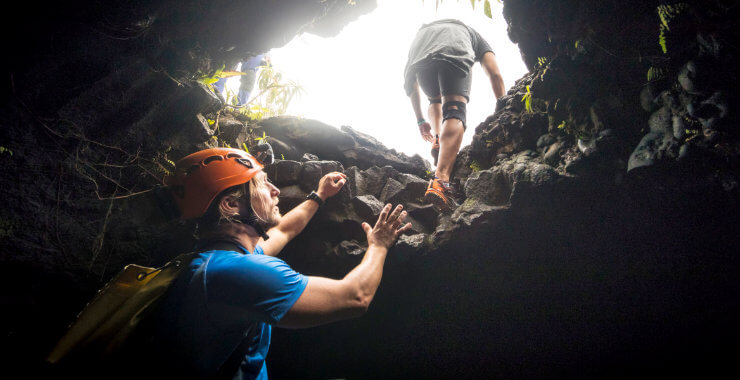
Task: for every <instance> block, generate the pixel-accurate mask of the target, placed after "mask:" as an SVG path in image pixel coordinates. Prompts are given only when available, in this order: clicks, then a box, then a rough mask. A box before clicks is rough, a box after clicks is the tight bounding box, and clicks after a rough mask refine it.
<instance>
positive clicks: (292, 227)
mask: <svg viewBox="0 0 740 380" xmlns="http://www.w3.org/2000/svg"><path fill="white" fill-rule="evenodd" d="M346 182H347V176H346V175H345V174H344V173H340V172H331V173H329V174H327V175H325V176H323V177H322V178H321V180H320V181H319V188H318V190H317V191H316V194H317V195H318V196H319V198H321V200H322V201H326V199H327V198H329V197H332V196H334V195H336V194H337V193H338V192H339V190H341V189H342V186H344V184H345V183H346ZM318 209H319V204H318V203H317V202H315V201H312V200H306V201H305V202H303V203H301V204H300V205H298V206H296V207H295V208H294V209H292V210H290V211H289V212H288V213H287V214H285V215H283V217H282V218H281V219H280V223H278V225H277V226H275V227H273V228H270V229H269V230H268V231H267V235H269V236H270V238H269V239H268V240H263V239H260V241H259V243H258V245H259V246H260V247H262V250H263V251H264V252H265V254H266V255H270V256H277V254H278V253H280V251H282V250H283V248H284V247H285V245H286V244H288V242H289V241H291V240H293V238H294V237H296V236H297V235H298V234H299V233H301V231H303V229H304V228H305V227H306V225H307V224H308V221H309V220H311V218H312V217H313V216H314V214H316V211H317V210H318Z"/></svg>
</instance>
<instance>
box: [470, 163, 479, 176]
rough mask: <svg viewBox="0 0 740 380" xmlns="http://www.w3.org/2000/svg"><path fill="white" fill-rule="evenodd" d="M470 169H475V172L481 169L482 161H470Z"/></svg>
mask: <svg viewBox="0 0 740 380" xmlns="http://www.w3.org/2000/svg"><path fill="white" fill-rule="evenodd" d="M470 169H472V170H473V173H475V172H479V171H481V167H480V163H479V162H478V161H475V160H473V162H471V163H470Z"/></svg>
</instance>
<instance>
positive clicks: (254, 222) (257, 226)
mask: <svg viewBox="0 0 740 380" xmlns="http://www.w3.org/2000/svg"><path fill="white" fill-rule="evenodd" d="M242 186H244V194H245V198H246V200H247V206H248V207H249V212H248V213H247V215H244V216H240V217H239V221H240V222H242V223H244V224H246V225H249V226H252V228H254V230H255V231H257V234H258V235H259V236H260V237H261V238H262V239H263V240H267V239H269V238H270V236H269V235H267V232H265V228H264V227H262V224H261V223H260V220H259V218H258V217H257V214H255V213H254V209H253V208H252V197H251V195H250V194H249V185H248V183H245V184H243V185H242Z"/></svg>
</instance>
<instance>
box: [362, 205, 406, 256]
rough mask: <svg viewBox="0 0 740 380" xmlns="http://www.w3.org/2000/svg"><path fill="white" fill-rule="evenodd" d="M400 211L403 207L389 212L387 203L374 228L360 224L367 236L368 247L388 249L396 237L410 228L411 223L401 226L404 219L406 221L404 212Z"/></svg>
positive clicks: (397, 207) (389, 208)
mask: <svg viewBox="0 0 740 380" xmlns="http://www.w3.org/2000/svg"><path fill="white" fill-rule="evenodd" d="M402 210H403V206H402V205H398V206H396V209H395V210H393V212H390V211H391V204H390V203H389V204H387V205H385V207H383V211H381V212H380V216H378V221H377V222H376V223H375V227H372V228H371V227H370V225H369V224H368V223H364V222H363V223H362V229H363V230H365V234H367V244H368V246H371V245H376V246H381V247H385V248H390V247H392V246H393V244H396V240H398V237H399V236H401V234H402V233H404V232H406V231H408V230H409V229H410V228H411V223H406V224H405V225H404V224H403V221H404V219H406V211H402ZM389 213H390V215H389Z"/></svg>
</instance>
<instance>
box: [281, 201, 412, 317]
mask: <svg viewBox="0 0 740 380" xmlns="http://www.w3.org/2000/svg"><path fill="white" fill-rule="evenodd" d="M402 209H403V206H401V205H398V206H397V207H396V209H395V210H393V212H390V211H391V205H390V204H388V205H386V206H385V207H384V208H383V211H381V212H380V216H379V217H378V221H377V222H376V223H375V226H374V227H370V225H369V224H367V223H362V228H363V229H364V230H365V234H366V235H367V242H368V248H367V252H365V256H364V257H363V258H362V261H361V262H360V264H359V265H357V266H356V267H355V268H354V269H352V270H351V271H350V272H349V273H348V274H347V275H346V276H344V278H343V279H341V280H333V279H329V278H325V277H315V276H314V277H309V279H308V285H306V289H305V290H304V291H303V294H301V296H300V298H298V300H297V301H296V303H295V304H293V306H292V307H291V308H290V310H288V313H287V314H285V316H284V317H283V319H282V320H280V322H279V323H278V326H280V327H288V328H303V327H312V326H317V325H321V324H325V323H329V322H333V321H338V320H342V319H347V318H352V317H358V316H360V315H362V314H363V313H365V311H367V308H368V306H370V302H371V301H372V300H373V297H374V296H375V291H376V290H377V289H378V286H379V285H380V279H381V277H383V265H384V263H385V258H386V255H387V253H388V249H389V248H390V247H392V246H393V244H395V242H396V240H398V237H399V236H400V235H401V234H402V233H404V232H405V231H407V230H408V229H409V228H411V223H407V224H405V225H404V224H403V221H404V219H405V218H406V211H402ZM389 214H390V215H389Z"/></svg>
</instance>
